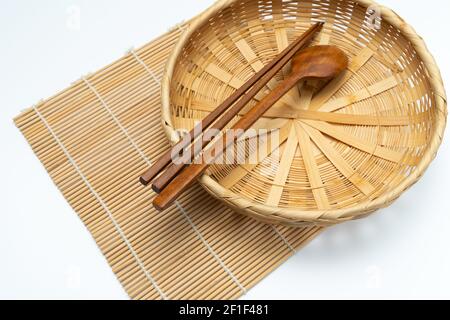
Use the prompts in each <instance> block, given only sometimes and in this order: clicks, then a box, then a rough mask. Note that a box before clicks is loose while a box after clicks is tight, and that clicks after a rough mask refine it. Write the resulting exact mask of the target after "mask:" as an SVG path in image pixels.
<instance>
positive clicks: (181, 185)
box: [153, 33, 315, 211]
mask: <svg viewBox="0 0 450 320" xmlns="http://www.w3.org/2000/svg"><path fill="white" fill-rule="evenodd" d="M314 34H315V33H312V34H305V35H304V36H303V41H301V42H300V43H299V44H298V48H299V49H300V48H301V47H303V46H305V44H307V43H308V42H309V41H310V40H311V39H312V36H313V35H314ZM299 49H297V50H295V51H293V52H292V55H291V54H288V55H286V56H285V57H283V58H282V59H281V60H280V61H278V62H277V64H276V67H280V66H281V67H280V69H281V68H282V67H283V66H284V65H286V63H287V62H288V61H290V60H291V59H292V58H293V56H294V55H295V54H296V53H297V52H298V51H299ZM269 74H270V73H268V75H269ZM299 79H300V78H298V76H296V75H295V74H294V75H292V76H290V77H289V78H288V79H286V80H285V81H284V82H283V83H282V84H280V85H279V86H278V87H277V88H276V89H275V90H274V91H272V92H271V93H270V94H269V95H268V96H266V97H265V98H264V99H263V100H261V101H260V102H259V103H258V104H257V105H256V106H254V107H253V108H252V109H251V110H250V111H249V112H248V113H247V114H246V115H245V116H243V117H242V118H241V119H240V120H239V121H238V122H237V123H236V124H235V125H234V126H233V128H232V129H231V130H230V131H229V132H230V133H231V134H232V135H233V136H232V139H230V136H229V135H224V136H223V137H222V140H221V141H214V144H213V148H212V150H215V151H214V152H215V154H214V158H215V159H217V158H218V157H220V156H221V155H222V154H223V151H224V150H225V149H226V148H228V147H229V146H230V145H232V144H233V143H234V142H235V141H236V140H237V139H239V138H240V136H242V135H243V134H244V132H245V131H247V130H248V129H250V128H251V126H252V125H253V124H254V123H255V122H256V121H257V120H258V119H259V118H261V117H262V116H263V115H264V114H265V113H266V112H267V110H268V109H269V108H270V107H271V106H272V105H273V104H274V103H276V101H278V100H279V98H281V97H282V96H283V95H284V94H286V93H287V92H288V91H289V90H290V89H291V88H292V87H293V86H294V85H295V84H296V83H297V82H298V80H299ZM250 93H252V90H251V91H250V92H249V93H248V94H250ZM240 102H241V101H240ZM238 104H240V103H238ZM216 151H217V153H216ZM202 157H203V156H202ZM208 166H209V163H207V161H205V159H202V161H201V163H194V164H191V165H190V166H188V167H187V168H185V169H184V170H183V171H182V172H181V173H180V174H179V175H178V176H176V177H175V178H174V179H173V181H172V182H170V183H169V185H168V186H167V187H166V188H165V189H164V190H162V192H161V193H160V195H159V196H158V197H156V199H155V200H154V202H153V205H154V206H155V208H156V209H157V210H160V211H162V210H165V209H167V208H168V207H169V206H170V205H171V204H172V203H173V202H174V201H175V200H176V199H177V198H178V197H179V196H180V195H181V194H182V193H183V192H184V191H185V190H186V189H187V188H188V187H189V186H190V185H191V184H192V183H193V182H194V181H195V180H196V179H197V178H198V177H200V175H201V174H203V173H204V172H205V171H206V169H207V168H208Z"/></svg>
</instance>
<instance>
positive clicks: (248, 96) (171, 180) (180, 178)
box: [140, 22, 323, 211]
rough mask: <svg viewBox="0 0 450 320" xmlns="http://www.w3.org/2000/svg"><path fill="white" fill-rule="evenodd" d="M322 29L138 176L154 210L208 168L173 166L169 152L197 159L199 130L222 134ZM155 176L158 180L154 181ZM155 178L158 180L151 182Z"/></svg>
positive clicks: (243, 124)
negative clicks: (153, 195) (149, 192)
mask: <svg viewBox="0 0 450 320" xmlns="http://www.w3.org/2000/svg"><path fill="white" fill-rule="evenodd" d="M322 26H323V23H322V22H319V23H316V24H315V25H314V26H312V27H311V28H310V29H308V30H307V31H306V32H305V33H304V34H303V35H302V36H301V37H299V38H298V39H297V40H296V41H295V42H293V43H292V44H291V45H290V46H289V47H287V48H286V49H285V50H284V51H283V52H281V53H280V54H279V55H278V56H277V57H276V58H275V59H274V60H272V61H271V62H270V63H269V64H268V65H266V66H265V67H264V68H263V69H261V70H260V71H259V72H258V73H256V74H255V75H254V76H253V77H252V78H251V79H250V80H248V81H247V82H246V83H245V84H244V85H243V86H242V87H241V88H239V89H238V90H237V91H236V92H235V93H233V94H232V95H231V96H230V97H228V98H227V99H226V100H225V101H224V102H223V103H222V104H221V105H220V106H219V107H218V108H217V109H215V110H214V111H213V112H211V113H210V114H209V115H208V116H207V117H205V119H203V121H202V122H201V123H199V124H198V126H200V127H196V128H194V129H193V130H192V131H191V132H190V133H189V134H188V136H187V138H184V139H183V140H182V141H180V142H179V143H178V144H177V145H175V146H174V147H173V149H172V150H169V151H168V152H166V153H165V154H163V156H162V157H161V158H160V159H159V160H158V161H157V162H156V163H155V164H154V165H153V166H152V167H151V168H150V169H149V170H148V171H147V172H145V173H144V174H143V175H142V176H141V178H140V181H141V183H142V184H143V185H145V186H147V185H149V184H150V183H152V188H153V190H154V191H155V192H156V193H159V196H158V197H156V199H155V200H154V202H153V204H154V206H155V208H156V209H158V210H161V211H162V210H165V209H167V208H168V207H169V206H170V205H171V204H172V203H173V202H174V201H175V200H176V199H177V198H178V196H180V195H181V194H182V193H183V192H184V191H185V190H186V189H187V188H188V187H189V186H190V185H191V184H192V183H193V182H194V181H195V180H196V179H197V178H198V177H200V176H201V174H203V173H204V172H205V171H206V169H207V168H208V164H207V163H206V162H203V163H202V164H191V165H190V166H188V167H186V166H185V165H184V164H175V163H173V160H172V154H173V151H174V150H182V152H190V157H191V160H192V159H194V158H195V157H196V156H198V155H199V154H200V153H201V152H202V150H203V149H204V148H206V147H207V146H208V145H209V143H210V141H202V143H201V147H202V148H195V147H194V146H191V145H192V143H193V142H194V141H195V140H196V139H197V138H199V137H200V135H202V134H203V132H202V130H206V129H217V130H223V128H225V126H226V125H227V124H228V123H229V122H231V121H232V120H233V119H234V117H236V116H237V115H238V114H239V113H240V112H241V111H242V109H243V108H244V107H245V106H246V105H247V104H248V103H249V102H250V101H251V100H252V99H253V97H254V96H255V95H256V94H257V93H258V92H259V91H260V90H261V89H262V88H264V86H265V85H266V84H267V83H268V82H269V81H270V80H271V79H272V78H273V77H274V76H275V75H276V74H277V73H278V72H279V71H280V70H281V69H282V68H283V67H284V66H285V65H286V64H287V63H288V62H289V61H290V60H291V59H292V58H293V57H294V55H295V54H296V53H297V52H298V51H299V50H301V49H303V48H305V47H306V46H307V45H308V44H309V43H310V41H311V40H312V39H313V37H314V36H315V35H316V33H317V32H318V31H320V29H321V28H322ZM239 99H240V100H239ZM238 100H239V101H238ZM237 101H238V102H237ZM236 102H237V103H236ZM252 111H253V112H252ZM254 111H256V110H254V109H252V110H250V111H249V112H248V113H247V114H246V115H245V116H244V117H242V118H241V120H240V121H239V124H238V128H237V129H243V130H244V131H246V130H248V129H250V127H251V126H252V125H253V124H254V123H255V122H256V121H257V120H258V118H259V117H260V115H259V113H258V112H256V113H255V112H254ZM237 138H239V137H238V136H236V137H235V140H236V139H237ZM235 140H234V141H235ZM228 146H229V145H225V147H228ZM189 147H190V148H189ZM220 155H221V154H217V155H216V156H217V157H219V156H220ZM166 168H167V169H166ZM164 169H166V171H164ZM163 171H164V172H163ZM180 172H181V174H180ZM179 174H180V175H179ZM158 175H160V176H159V177H158ZM156 177H158V178H157V179H155V178H156Z"/></svg>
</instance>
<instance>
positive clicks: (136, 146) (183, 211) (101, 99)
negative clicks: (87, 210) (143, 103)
mask: <svg viewBox="0 0 450 320" xmlns="http://www.w3.org/2000/svg"><path fill="white" fill-rule="evenodd" d="M82 79H83V81H84V82H85V83H86V85H87V86H88V87H89V88H90V90H92V91H93V92H94V93H95V95H96V96H97V98H98V99H99V100H100V102H101V103H102V105H103V106H104V107H105V109H106V110H107V111H108V113H109V114H110V115H111V117H112V118H113V120H114V122H116V124H117V125H118V126H119V128H120V129H121V130H122V131H123V133H124V134H125V135H126V137H127V138H128V140H129V141H130V142H131V144H132V146H133V147H134V148H135V149H136V151H137V152H138V153H139V155H140V156H141V157H142V158H143V159H144V160H145V162H146V163H147V165H148V166H149V167H151V166H152V161H151V160H150V159H149V158H148V157H147V156H145V154H144V152H142V150H141V149H140V148H139V146H138V145H137V144H136V143H135V142H134V140H133V138H132V137H131V136H130V135H129V133H128V131H127V130H126V128H125V127H124V126H123V125H122V124H121V123H120V121H119V119H118V118H117V117H116V116H115V115H114V113H113V112H112V111H111V109H110V108H109V107H108V105H107V104H106V101H105V100H104V99H103V98H102V97H101V96H100V94H99V93H98V91H97V90H96V89H95V87H94V86H93V85H91V84H90V83H89V81H88V80H87V79H86V78H84V77H83V78H82ZM175 204H176V206H177V207H178V209H179V210H180V211H181V213H182V214H183V216H184V217H185V218H186V220H187V222H188V223H189V225H190V226H191V227H192V228H193V230H194V232H195V233H196V234H197V236H198V237H199V238H200V240H201V241H202V242H203V244H204V245H205V246H206V248H207V249H208V251H209V252H210V253H211V254H212V256H213V257H214V258H215V259H216V260H217V262H218V263H219V264H220V266H221V267H222V268H223V269H224V270H225V272H227V273H228V275H229V276H230V277H231V279H232V280H233V282H234V283H235V284H236V285H237V286H238V287H239V288H240V289H241V290H242V292H243V293H244V294H245V293H246V292H247V290H246V289H245V288H244V286H243V285H242V284H241V283H240V282H239V281H238V280H237V278H236V277H235V275H234V274H233V273H232V272H231V270H230V269H229V268H228V267H227V266H226V265H225V263H224V262H223V261H222V259H221V258H220V257H219V256H218V255H217V253H216V252H215V251H214V250H213V249H212V247H211V246H210V245H209V244H208V242H207V241H206V239H205V238H204V237H203V236H202V234H201V233H200V231H199V230H198V229H197V227H196V226H195V225H194V223H193V222H192V220H191V219H190V218H189V215H188V214H187V212H186V211H185V210H184V208H183V207H182V206H181V205H180V203H179V202H178V201H176V203H175Z"/></svg>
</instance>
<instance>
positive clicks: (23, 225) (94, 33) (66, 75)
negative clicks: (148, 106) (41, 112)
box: [0, 0, 450, 299]
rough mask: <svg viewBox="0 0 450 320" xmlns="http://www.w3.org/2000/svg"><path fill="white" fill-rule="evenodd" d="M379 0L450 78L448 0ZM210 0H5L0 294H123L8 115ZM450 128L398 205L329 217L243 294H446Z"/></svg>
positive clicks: (0, 18)
mask: <svg viewBox="0 0 450 320" xmlns="http://www.w3.org/2000/svg"><path fill="white" fill-rule="evenodd" d="M380 1H381V3H382V4H384V5H387V6H389V7H391V8H393V9H394V10H395V11H396V12H397V13H399V14H400V15H401V16H402V17H403V18H405V19H406V20H407V21H408V22H409V23H411V24H412V25H413V26H414V27H415V28H416V30H417V31H418V33H419V34H420V35H422V36H423V37H424V38H425V39H426V42H427V44H428V46H429V49H430V51H431V52H432V53H433V54H434V55H435V58H436V60H437V62H438V64H439V65H440V67H441V71H442V74H443V77H444V82H448V81H449V80H450V79H449V76H450V62H449V59H448V57H450V50H449V44H448V43H449V42H448V33H449V30H450V28H449V27H450V19H449V17H448V15H449V12H450V1H447V0H430V1H428V3H429V5H428V6H425V5H424V2H423V0H421V1H416V0H414V1H412V0H408V1H406V0H402V1H399V0H389V1H388V0H380ZM212 2H213V1H212V0H183V1H181V0H164V1H149V0H126V1H125V0H120V1H118V0H115V1H111V0H109V1H107V0H95V1H92V0H91V1H87V0H85V1H81V0H79V1H77V0H72V1H68V0H59V1H54V0H40V1H31V0H28V1H25V0H15V1H6V0H0V57H1V59H0V88H1V89H0V90H1V91H0V98H1V100H0V101H1V107H0V122H1V123H0V141H1V145H0V150H1V151H0V152H1V157H0V178H1V180H0V200H1V201H0V217H1V219H0V298H7V299H14V298H24V299H35V298H38V299H127V295H126V294H125V292H124V290H123V289H122V287H121V285H120V283H119V282H118V281H117V279H116V278H115V276H114V274H113V273H112V271H111V269H110V267H109V266H108V264H107V263H106V260H105V259H104V258H103V256H102V255H101V253H100V251H99V249H98V248H97V246H96V245H95V243H94V241H93V240H92V238H91V236H90V234H89V233H88V231H86V229H85V228H84V226H83V225H82V223H81V222H80V221H79V219H78V218H77V216H76V215H75V213H74V212H73V211H72V209H71V208H70V207H69V205H68V204H67V203H66V201H65V200H64V199H63V197H62V196H61V194H60V193H59V191H58V190H57V189H56V188H55V187H54V185H53V184H52V182H51V180H50V178H49V177H48V175H47V173H46V172H45V170H44V169H43V167H42V166H41V164H40V163H39V162H38V160H37V159H36V157H35V156H34V154H33V153H32V151H31V149H30V148H29V146H28V145H27V143H26V141H25V140H24V138H23V137H22V136H21V134H20V132H19V131H18V130H17V129H16V128H15V127H14V125H13V122H12V118H13V117H14V116H16V115H17V114H18V113H19V112H20V111H21V110H22V109H24V108H27V107H29V106H31V105H33V104H35V103H37V102H38V100H40V99H42V98H47V97H49V96H51V95H53V94H54V93H55V92H57V91H59V90H62V89H64V88H65V87H67V86H69V85H70V83H71V82H73V81H74V80H76V79H78V78H79V77H80V76H81V75H83V74H86V73H88V72H94V71H95V70H97V69H99V68H100V67H102V66H104V65H106V64H108V63H110V62H112V61H114V60H116V59H118V58H120V57H121V56H122V55H123V54H124V53H125V51H126V50H127V49H129V48H130V47H131V46H135V47H139V46H140V45H142V44H144V43H146V42H148V41H149V40H151V39H152V38H154V37H156V36H158V35H160V34H161V33H163V32H165V31H166V30H167V28H169V27H170V26H172V25H174V24H176V23H178V22H180V21H181V20H183V19H187V18H189V17H191V16H193V15H195V14H196V13H199V12H200V11H202V10H203V9H205V8H206V7H207V6H208V5H209V4H211V3H212ZM77 11H79V13H80V21H79V22H80V24H79V26H78V25H77V23H76V22H77V21H76V20H77V19H76V15H77ZM447 133H448V131H447ZM448 138H449V137H448V134H447V135H446V139H445V141H444V145H443V146H442V148H441V150H440V152H439V155H438V158H437V160H436V161H434V162H433V164H432V166H431V168H430V169H429V170H428V172H427V173H426V175H425V176H424V177H423V179H422V180H421V181H420V183H419V184H418V185H416V186H415V187H414V188H413V189H412V190H410V191H409V192H407V193H406V194H405V195H404V196H403V197H402V198H401V199H400V200H399V201H397V202H396V203H395V205H393V206H392V207H390V208H389V209H386V210H383V211H381V212H379V213H378V214H376V215H374V216H372V217H370V218H368V219H366V220H362V221H357V222H350V223H347V224H344V225H340V226H337V227H334V228H332V229H329V230H328V231H326V233H324V234H323V235H322V236H320V237H319V238H318V239H317V240H315V241H314V242H313V243H312V244H311V245H309V246H308V247H307V248H306V249H304V250H302V251H301V252H300V253H298V254H297V255H296V256H295V257H294V258H292V259H291V260H290V261H288V262H287V263H286V264H284V265H283V266H282V267H281V268H279V269H278V270H277V271H276V272H274V273H273V274H272V275H270V276H269V277H267V279H265V280H264V281H262V282H261V283H260V284H259V285H258V286H257V287H255V288H254V289H253V290H251V291H250V292H249V293H248V294H247V295H246V296H245V298H246V299H315V298H324V299H330V298H344V299H346V298H356V299H366V298H387V299H390V298H447V299H448V298H450V274H449V271H450V254H449V253H450V252H449V244H450V194H449V187H450V169H449V167H450V165H449V160H450V150H449V144H448V143H449V139H448Z"/></svg>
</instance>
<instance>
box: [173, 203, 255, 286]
mask: <svg viewBox="0 0 450 320" xmlns="http://www.w3.org/2000/svg"><path fill="white" fill-rule="evenodd" d="M175 204H176V206H177V207H178V209H179V210H180V211H181V213H182V214H183V216H184V217H185V218H186V220H187V221H188V223H189V224H190V225H191V227H192V229H194V231H195V233H196V234H197V237H198V238H199V239H200V241H202V242H203V244H204V245H205V247H206V248H207V249H208V251H209V253H210V254H211V255H212V256H213V257H214V258H215V259H216V260H217V262H219V264H220V266H221V267H222V268H223V269H224V270H225V272H226V273H228V275H229V276H230V278H231V279H232V280H233V282H234V283H235V284H236V285H237V286H238V287H239V289H241V291H242V292H243V293H244V294H247V289H246V288H245V287H244V286H243V285H242V284H241V283H240V281H239V280H238V279H237V278H236V276H235V275H234V274H233V272H231V270H230V269H229V268H228V267H227V266H226V265H225V263H224V262H223V261H222V259H221V258H220V257H219V256H218V255H217V253H216V252H215V251H214V249H213V248H212V247H211V246H210V245H209V243H208V241H206V239H205V238H203V236H202V234H201V232H200V231H199V230H198V229H197V227H196V226H195V224H194V223H193V222H192V219H191V218H190V217H189V215H188V214H187V212H186V210H184V208H183V207H182V206H181V205H180V203H179V202H178V201H176V203H175Z"/></svg>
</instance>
